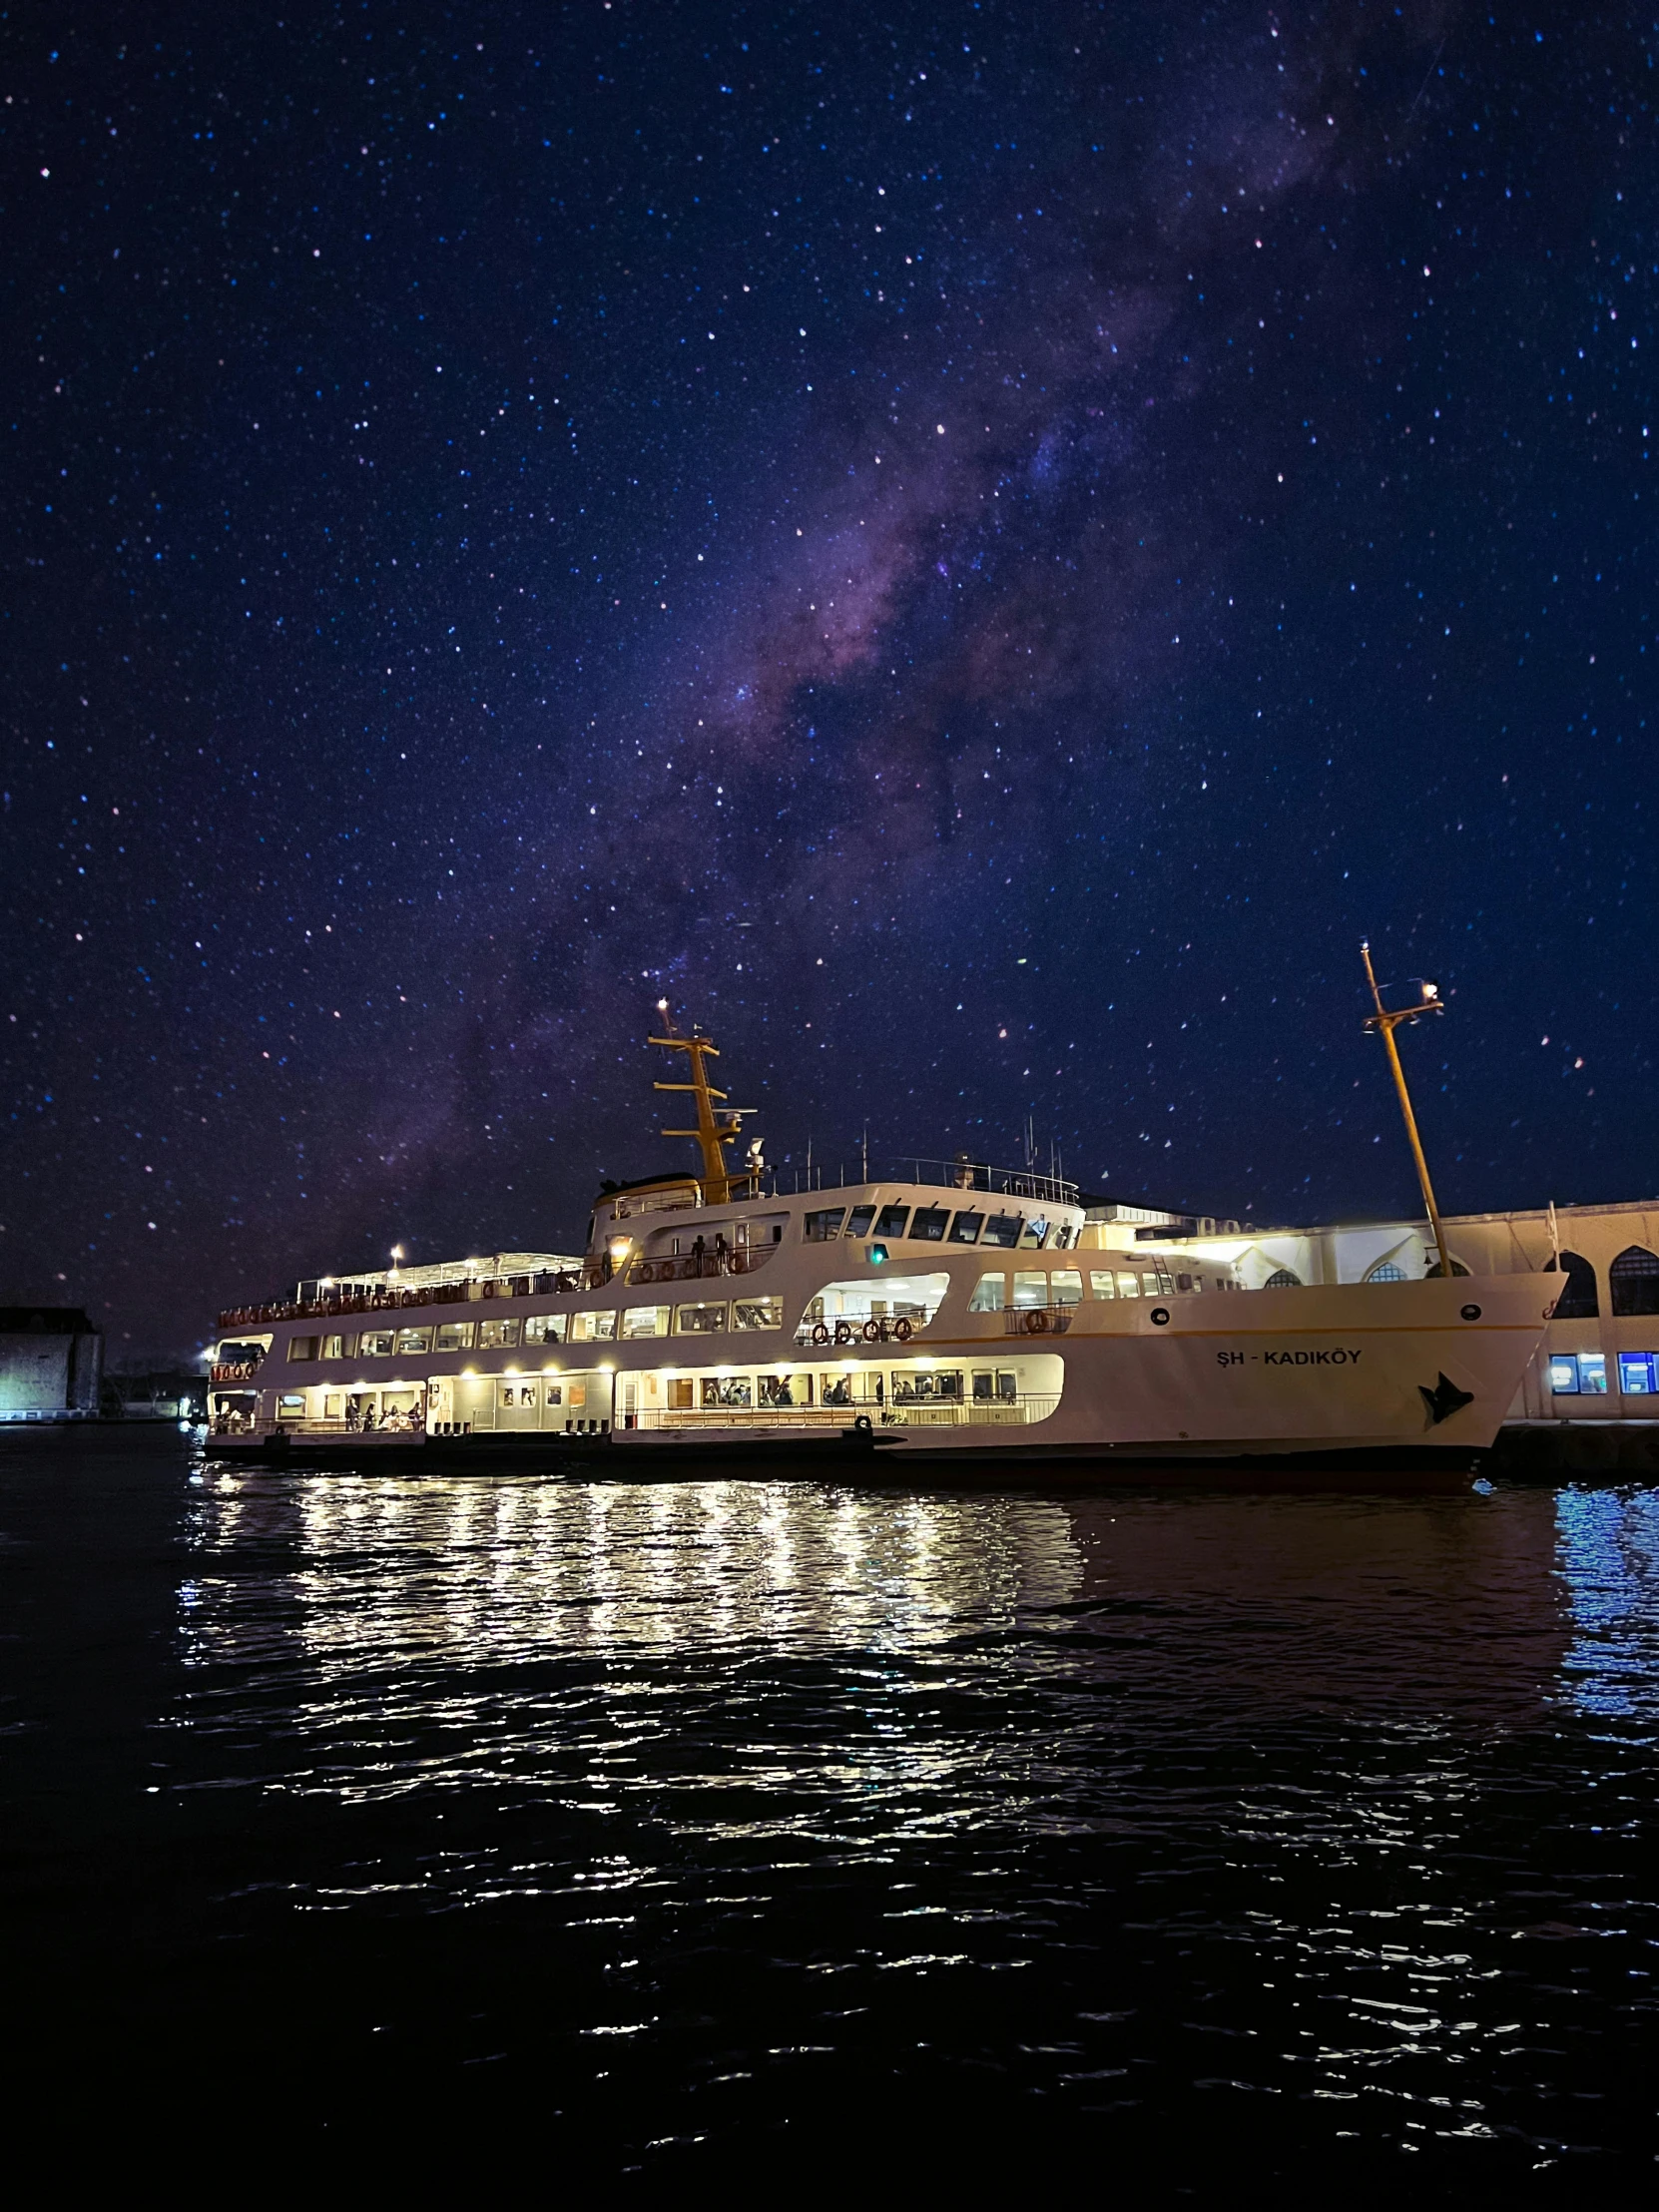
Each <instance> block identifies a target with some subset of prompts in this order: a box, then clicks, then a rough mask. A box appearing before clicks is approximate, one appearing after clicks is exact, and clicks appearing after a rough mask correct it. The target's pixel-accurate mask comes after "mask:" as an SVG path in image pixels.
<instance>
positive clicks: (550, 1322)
mask: <svg viewBox="0 0 1659 2212" xmlns="http://www.w3.org/2000/svg"><path fill="white" fill-rule="evenodd" d="M460 1326H461V1327H462V1328H463V1329H464V1328H465V1327H466V1326H467V1325H466V1323H465V1322H463V1323H461V1325H460ZM564 1341H565V1316H564V1315H563V1314H532V1315H530V1317H529V1318H528V1320H527V1321H526V1322H525V1324H524V1342H525V1343H526V1344H527V1345H562V1344H563V1343H564ZM438 1349H439V1350H440V1351H441V1350H442V1349H443V1348H442V1346H441V1345H440V1346H439V1348H438Z"/></svg>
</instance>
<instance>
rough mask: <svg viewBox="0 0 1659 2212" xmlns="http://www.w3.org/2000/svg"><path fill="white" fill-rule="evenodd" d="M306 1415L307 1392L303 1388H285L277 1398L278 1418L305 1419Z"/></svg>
mask: <svg viewBox="0 0 1659 2212" xmlns="http://www.w3.org/2000/svg"><path fill="white" fill-rule="evenodd" d="M304 1417H305V1393H304V1391H303V1390H284V1391H283V1392H282V1394H281V1395H280V1397H278V1398H277V1419H278V1420H303V1419H304Z"/></svg>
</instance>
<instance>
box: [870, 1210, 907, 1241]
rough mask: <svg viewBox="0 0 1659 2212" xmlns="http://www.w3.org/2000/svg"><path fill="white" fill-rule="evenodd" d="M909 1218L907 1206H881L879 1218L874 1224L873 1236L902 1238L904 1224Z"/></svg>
mask: <svg viewBox="0 0 1659 2212" xmlns="http://www.w3.org/2000/svg"><path fill="white" fill-rule="evenodd" d="M909 1218H910V1209H909V1207H908V1206H883V1207H882V1209H881V1218H880V1220H879V1221H878V1222H877V1223H876V1224H875V1234H876V1235H877V1236H878V1237H902V1236H903V1234H904V1224H905V1223H906V1222H907V1221H908V1220H909Z"/></svg>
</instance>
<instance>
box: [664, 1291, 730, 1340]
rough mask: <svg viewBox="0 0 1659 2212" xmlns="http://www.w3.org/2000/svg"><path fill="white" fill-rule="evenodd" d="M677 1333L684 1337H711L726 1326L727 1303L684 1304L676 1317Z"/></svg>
mask: <svg viewBox="0 0 1659 2212" xmlns="http://www.w3.org/2000/svg"><path fill="white" fill-rule="evenodd" d="M674 1327H675V1330H676V1333H677V1334H678V1335H680V1336H682V1337H709V1336H713V1335H714V1334H715V1332H716V1331H717V1330H721V1329H724V1328H725V1327H726V1305H725V1301H724V1300H722V1301H721V1302H720V1303H719V1304H718V1305H704V1306H682V1307H681V1308H680V1309H679V1311H678V1313H677V1314H676V1315H675V1317H674Z"/></svg>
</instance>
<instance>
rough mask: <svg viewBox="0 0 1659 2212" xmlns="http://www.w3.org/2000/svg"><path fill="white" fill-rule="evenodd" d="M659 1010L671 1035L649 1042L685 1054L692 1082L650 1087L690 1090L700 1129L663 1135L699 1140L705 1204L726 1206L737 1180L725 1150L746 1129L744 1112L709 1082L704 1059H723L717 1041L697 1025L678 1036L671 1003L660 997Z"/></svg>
mask: <svg viewBox="0 0 1659 2212" xmlns="http://www.w3.org/2000/svg"><path fill="white" fill-rule="evenodd" d="M657 1011H658V1013H659V1014H661V1015H662V1016H663V1017H664V1019H663V1027H664V1028H665V1029H666V1030H667V1031H668V1035H667V1036H666V1037H652V1038H651V1039H650V1040H649V1041H650V1042H651V1043H652V1044H654V1045H661V1046H663V1047H664V1049H665V1050H667V1051H669V1052H683V1053H685V1055H686V1057H687V1060H688V1061H689V1063H690V1074H691V1081H690V1082H689V1083H653V1084H652V1086H651V1087H652V1089H653V1090H656V1091H690V1092H691V1094H692V1096H693V1098H694V1099H695V1100H696V1102H697V1127H696V1128H695V1129H665V1130H664V1131H663V1135H664V1136H665V1137H691V1138H694V1139H695V1140H696V1142H697V1144H698V1145H699V1146H700V1147H701V1149H702V1153H703V1203H704V1205H705V1206H724V1205H725V1204H726V1203H727V1201H728V1200H729V1199H730V1198H731V1196H732V1184H733V1181H734V1178H733V1177H732V1175H731V1174H730V1173H729V1172H728V1167H727V1160H726V1154H725V1151H724V1150H723V1147H724V1146H726V1145H729V1144H733V1143H735V1142H736V1140H737V1136H738V1132H739V1130H740V1128H741V1127H742V1126H743V1123H742V1111H741V1110H740V1109H738V1108H736V1107H730V1106H727V1105H726V1104H725V1101H726V1099H727V1097H728V1095H729V1094H728V1093H727V1092H725V1091H717V1090H716V1089H715V1087H714V1085H713V1084H712V1083H711V1082H710V1081H709V1071H708V1069H707V1068H706V1067H705V1066H704V1064H703V1063H704V1061H705V1059H715V1060H718V1059H719V1058H720V1052H719V1049H718V1047H717V1046H716V1045H715V1043H714V1040H713V1039H712V1038H710V1037H706V1036H705V1035H704V1034H703V1032H702V1030H701V1029H700V1028H699V1027H698V1026H697V1024H696V1023H695V1022H694V1023H693V1024H692V1033H691V1035H690V1036H689V1037H680V1036H676V1035H675V1033H674V1024H673V1022H672V1021H671V1020H669V1019H668V1001H667V1000H666V999H661V998H660V999H659V1000H658V1001H657ZM716 1100H719V1101H720V1102H721V1106H722V1110H723V1114H724V1117H725V1120H726V1127H725V1128H722V1127H721V1125H720V1123H719V1122H718V1121H717V1120H716V1119H715V1102H716Z"/></svg>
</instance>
